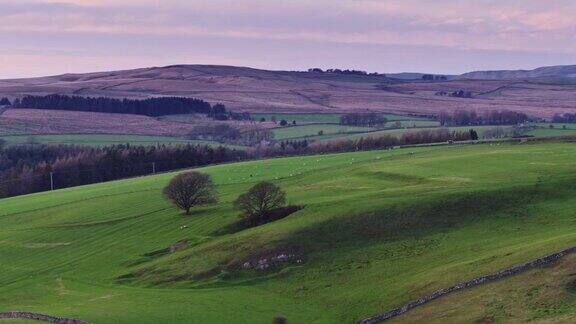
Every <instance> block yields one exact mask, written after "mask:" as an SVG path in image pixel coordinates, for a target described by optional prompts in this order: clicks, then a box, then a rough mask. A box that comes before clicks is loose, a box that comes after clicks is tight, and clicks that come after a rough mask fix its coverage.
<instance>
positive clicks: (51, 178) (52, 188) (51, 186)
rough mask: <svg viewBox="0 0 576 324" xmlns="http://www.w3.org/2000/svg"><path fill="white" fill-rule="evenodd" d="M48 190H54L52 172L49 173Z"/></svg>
mask: <svg viewBox="0 0 576 324" xmlns="http://www.w3.org/2000/svg"><path fill="white" fill-rule="evenodd" d="M50 190H54V172H52V171H50Z"/></svg>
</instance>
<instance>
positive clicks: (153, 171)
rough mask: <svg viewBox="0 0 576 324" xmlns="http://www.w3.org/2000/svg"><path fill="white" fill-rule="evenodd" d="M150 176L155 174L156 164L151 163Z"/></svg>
mask: <svg viewBox="0 0 576 324" xmlns="http://www.w3.org/2000/svg"><path fill="white" fill-rule="evenodd" d="M152 174H156V162H152Z"/></svg>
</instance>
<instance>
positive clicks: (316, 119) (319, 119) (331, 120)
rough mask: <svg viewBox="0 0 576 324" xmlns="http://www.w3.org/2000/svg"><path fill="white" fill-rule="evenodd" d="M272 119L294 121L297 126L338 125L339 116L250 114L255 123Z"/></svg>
mask: <svg viewBox="0 0 576 324" xmlns="http://www.w3.org/2000/svg"><path fill="white" fill-rule="evenodd" d="M272 117H275V118H276V120H277V121H278V122H280V121H281V120H282V119H284V120H286V121H288V122H290V123H291V122H292V121H293V120H295V121H296V123H297V124H310V123H321V124H338V123H340V114H301V113H293V114H261V113H256V114H252V118H253V119H254V120H256V121H258V120H260V118H264V119H266V121H271V120H272Z"/></svg>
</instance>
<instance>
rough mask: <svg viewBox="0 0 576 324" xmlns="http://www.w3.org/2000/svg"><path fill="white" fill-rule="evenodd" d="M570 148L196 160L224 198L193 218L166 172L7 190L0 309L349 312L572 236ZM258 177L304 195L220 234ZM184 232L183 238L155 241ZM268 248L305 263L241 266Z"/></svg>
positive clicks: (169, 319)
mask: <svg viewBox="0 0 576 324" xmlns="http://www.w3.org/2000/svg"><path fill="white" fill-rule="evenodd" d="M575 158H576V146H574V144H572V143H534V144H521V145H519V144H511V143H510V144H493V145H489V144H481V145H480V144H477V145H451V146H439V147H420V148H410V149H398V150H386V151H371V152H358V153H345V154H332V155H322V156H306V157H292V158H282V159H270V160H260V161H250V162H242V163H235V164H227V165H217V166H210V167H205V168H201V169H199V171H202V172H206V173H208V174H210V175H211V176H212V177H213V179H214V181H215V183H216V185H217V189H218V191H219V195H220V201H219V203H217V204H213V205H209V206H206V207H202V208H199V209H197V210H195V212H194V213H193V215H192V216H190V217H184V216H183V215H182V213H181V212H180V211H178V210H176V209H175V208H173V207H172V206H171V205H170V204H168V203H167V202H166V201H165V200H164V199H163V198H162V195H161V190H162V188H163V186H164V185H165V184H166V183H167V181H168V180H169V179H170V178H171V177H172V176H173V175H174V174H161V175H156V176H149V177H141V178H134V179H128V180H121V181H115V182H108V183H100V184H95V185H89V186H83V187H76V188H69V189H63V190H57V191H53V192H45V193H39V194H33V195H28V196H20V197H14V198H8V199H3V200H0V260H2V262H1V263H0V311H7V310H23V311H35V312H41V313H48V314H52V315H58V316H70V317H77V318H81V319H84V320H87V321H90V322H93V323H109V322H123V323H142V322H155V323H190V322H193V323H208V322H209V323H229V322H235V323H270V322H271V321H272V318H274V317H275V316H280V315H282V316H285V317H286V318H288V320H289V322H291V323H335V322H338V323H351V322H354V321H356V320H358V319H360V318H363V317H367V316H370V315H374V314H376V313H379V312H382V311H385V310H388V309H390V308H393V307H396V306H399V305H400V304H402V303H404V302H406V301H408V300H412V299H414V298H417V297H419V296H421V295H423V294H426V293H428V292H430V291H433V290H436V289H438V288H441V287H445V286H449V285H451V284H453V283H455V282H459V281H462V280H465V279H469V278H472V277H475V276H478V275H482V274H486V273H490V272H494V271H497V270H499V269H502V268H504V267H507V266H510V265H513V264H517V263H521V262H525V261H527V260H530V259H533V258H536V257H539V256H541V255H544V254H547V253H550V252H553V251H556V250H559V249H562V248H565V247H568V246H573V245H575V243H576V222H575V218H574V213H573V210H574V209H575V208H576V198H574V197H576V195H575V194H576V189H575V188H574V186H573V185H572V184H573V183H574V180H575V178H576V168H575V166H574V162H573V161H574V159H575ZM261 180H270V181H273V182H275V183H276V184H278V185H280V186H281V187H282V188H283V189H285V190H286V191H287V194H288V200H289V202H291V203H295V204H303V205H305V208H304V209H302V210H300V211H298V212H296V213H295V214H292V215H290V216H289V217H287V218H284V219H282V220H279V221H276V222H273V223H269V224H266V225H262V226H258V227H256V228H252V229H247V230H244V231H241V232H237V233H228V234H226V233H223V232H222V231H221V230H222V229H223V228H225V227H226V226H227V225H229V224H231V223H233V222H235V221H236V220H237V217H238V212H237V211H235V210H233V208H232V204H231V202H232V201H233V200H234V199H235V198H236V197H237V196H238V194H240V193H242V192H244V191H245V190H246V189H247V188H249V187H250V186H251V185H253V184H254V183H256V182H257V181H261ZM184 225H185V226H186V227H184ZM181 239H187V240H188V241H189V247H188V248H186V249H183V250H181V251H178V252H175V253H173V254H162V253H160V252H158V251H162V250H163V249H165V248H167V247H169V246H170V245H171V244H173V243H175V242H177V241H179V240H181ZM277 253H293V254H295V255H297V256H298V259H299V260H300V261H301V262H295V261H294V260H292V261H289V262H286V263H283V264H280V265H278V266H277V267H274V268H272V269H271V270H270V271H257V270H249V269H244V268H242V267H241V265H242V264H243V263H244V262H246V260H254V259H259V258H262V257H264V256H269V255H274V254H277ZM501 283H502V284H503V285H506V289H515V287H516V286H517V285H522V286H530V285H533V283H531V282H527V281H521V280H516V278H512V279H510V280H508V279H507V280H505V281H502V282H501ZM545 288H546V289H552V290H553V291H555V290H554V289H556V288H554V287H545ZM479 289H482V288H481V287H480V288H479ZM542 289H544V288H542ZM558 289H560V288H558ZM472 292H473V290H470V293H472ZM479 296H480V295H479ZM448 298H450V297H448ZM437 302H438V303H441V302H442V300H438V301H437ZM482 302H483V303H480V304H477V305H476V306H475V308H474V310H471V311H470V313H469V314H470V316H469V318H470V320H471V321H479V320H481V319H483V318H484V317H486V316H487V314H488V315H491V316H493V317H494V319H495V320H515V319H517V320H522V317H509V315H508V314H512V315H510V316H520V315H514V314H518V312H516V311H515V312H508V310H509V309H508V307H512V306H510V305H508V304H505V303H504V304H503V305H502V306H501V305H500V304H498V305H496V306H497V307H500V308H498V309H502V311H501V312H494V311H493V309H492V308H490V305H491V304H490V303H489V302H490V300H484V299H482ZM430 305H431V306H433V305H434V304H433V303H432V304H430ZM518 305H520V306H516V304H515V305H514V307H522V304H518ZM563 305H564V304H563ZM573 305H575V304H574V303H571V304H567V305H565V306H562V307H564V308H562V309H563V312H562V313H561V314H560V315H561V316H562V317H561V318H562V319H567V320H576V307H575V306H573ZM428 311H430V309H428ZM462 311H463V312H466V311H467V309H463V310H462ZM461 313H462V312H459V314H456V315H458V316H462V314H461ZM452 315H453V316H456V315H455V314H452ZM560 315H559V313H554V312H539V313H536V314H532V315H531V316H532V317H531V319H533V320H536V319H538V320H543V321H545V320H554V319H557V317H556V316H560ZM414 316H416V315H414ZM449 316H451V315H450V314H448V315H447V317H444V318H443V319H444V320H445V321H450V318H451V317H449ZM455 318H456V317H455ZM410 319H411V317H406V318H403V317H400V318H398V319H397V321H399V322H407V323H408V322H410Z"/></svg>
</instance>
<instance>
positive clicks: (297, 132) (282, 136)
mask: <svg viewBox="0 0 576 324" xmlns="http://www.w3.org/2000/svg"><path fill="white" fill-rule="evenodd" d="M373 130H374V128H369V127H357V126H341V125H335V124H312V125H301V126H287V127H281V128H273V129H272V132H273V133H274V139H275V140H278V141H281V140H287V139H294V138H304V137H318V136H320V137H321V135H318V134H319V132H320V131H322V132H323V133H324V135H340V134H342V135H343V134H351V133H365V132H369V131H373Z"/></svg>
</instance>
